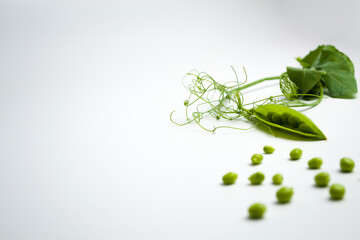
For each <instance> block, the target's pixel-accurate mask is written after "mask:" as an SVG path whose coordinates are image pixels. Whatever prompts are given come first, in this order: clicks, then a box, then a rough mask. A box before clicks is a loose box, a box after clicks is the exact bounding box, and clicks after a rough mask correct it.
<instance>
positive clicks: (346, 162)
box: [340, 157, 355, 172]
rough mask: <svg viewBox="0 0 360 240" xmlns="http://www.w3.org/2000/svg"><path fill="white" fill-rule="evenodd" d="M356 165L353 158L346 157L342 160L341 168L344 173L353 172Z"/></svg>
mask: <svg viewBox="0 0 360 240" xmlns="http://www.w3.org/2000/svg"><path fill="white" fill-rule="evenodd" d="M354 167H355V163H354V161H353V160H352V159H351V158H347V157H344V158H342V159H341V160H340V168H341V171H343V172H352V170H353V169H354Z"/></svg>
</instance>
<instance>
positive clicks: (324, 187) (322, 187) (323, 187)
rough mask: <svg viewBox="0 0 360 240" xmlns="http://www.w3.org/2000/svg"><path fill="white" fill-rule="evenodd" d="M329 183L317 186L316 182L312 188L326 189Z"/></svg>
mask: <svg viewBox="0 0 360 240" xmlns="http://www.w3.org/2000/svg"><path fill="white" fill-rule="evenodd" d="M328 186H329V185H326V186H318V185H316V184H314V185H313V187H314V188H318V189H326V188H328Z"/></svg>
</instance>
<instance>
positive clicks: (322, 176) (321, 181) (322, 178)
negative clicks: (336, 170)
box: [315, 172, 330, 187]
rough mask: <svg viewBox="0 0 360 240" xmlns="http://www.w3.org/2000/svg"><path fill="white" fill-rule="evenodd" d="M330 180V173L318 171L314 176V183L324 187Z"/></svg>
mask: <svg viewBox="0 0 360 240" xmlns="http://www.w3.org/2000/svg"><path fill="white" fill-rule="evenodd" d="M329 182H330V174H328V173H326V172H322V173H319V174H317V175H316V176H315V184H316V185H317V186H318V187H326V186H327V185H328V184H329Z"/></svg>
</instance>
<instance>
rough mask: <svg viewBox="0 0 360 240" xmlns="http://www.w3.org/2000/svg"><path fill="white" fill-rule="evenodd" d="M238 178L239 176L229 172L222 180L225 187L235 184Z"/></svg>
mask: <svg viewBox="0 0 360 240" xmlns="http://www.w3.org/2000/svg"><path fill="white" fill-rule="evenodd" d="M237 177H238V175H237V174H236V173H233V172H229V173H227V174H225V175H224V176H223V178H222V179H223V182H224V184H225V185H230V184H234V183H235V181H236V179H237Z"/></svg>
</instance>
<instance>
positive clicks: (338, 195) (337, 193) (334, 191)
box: [329, 183, 345, 200]
mask: <svg viewBox="0 0 360 240" xmlns="http://www.w3.org/2000/svg"><path fill="white" fill-rule="evenodd" d="M329 192H330V196H331V198H332V199H334V200H340V199H342V198H343V197H344V195H345V187H344V186H343V185H341V184H337V183H335V184H333V185H331V187H330V190H329Z"/></svg>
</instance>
